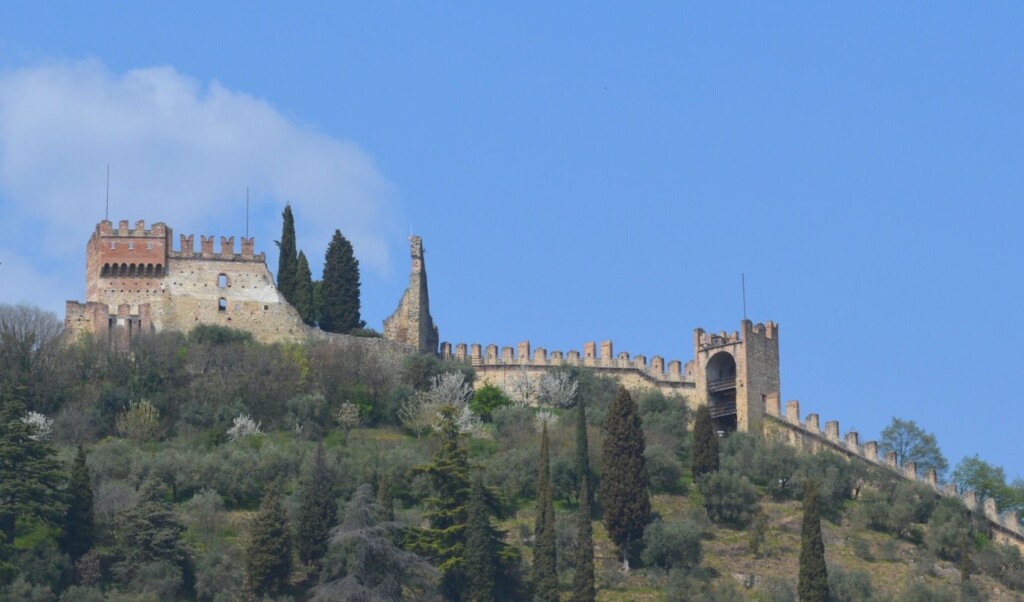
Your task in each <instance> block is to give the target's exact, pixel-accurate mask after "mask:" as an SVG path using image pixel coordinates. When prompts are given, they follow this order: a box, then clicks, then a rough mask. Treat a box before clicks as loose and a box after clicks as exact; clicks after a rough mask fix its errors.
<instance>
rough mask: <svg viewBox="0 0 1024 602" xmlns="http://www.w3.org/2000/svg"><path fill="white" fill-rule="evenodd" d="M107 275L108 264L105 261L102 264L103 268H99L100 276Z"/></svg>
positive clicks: (108, 271)
mask: <svg viewBox="0 0 1024 602" xmlns="http://www.w3.org/2000/svg"><path fill="white" fill-rule="evenodd" d="M109 275H110V264H109V263H105V264H103V269H102V270H100V276H101V277H103V276H109Z"/></svg>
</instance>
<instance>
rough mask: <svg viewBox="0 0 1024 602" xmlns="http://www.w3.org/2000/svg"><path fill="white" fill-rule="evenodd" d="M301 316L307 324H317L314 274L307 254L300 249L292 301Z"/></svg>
mask: <svg viewBox="0 0 1024 602" xmlns="http://www.w3.org/2000/svg"><path fill="white" fill-rule="evenodd" d="M292 305H294V306H295V310H296V311H298V312H299V317H301V318H302V321H303V322H305V323H306V324H308V325H310V326H313V325H314V324H316V306H315V305H314V303H313V274H312V273H311V272H310V271H309V261H307V260H306V254H305V253H304V252H302V251H299V259H298V262H297V263H296V267H295V301H294V302H293V303H292Z"/></svg>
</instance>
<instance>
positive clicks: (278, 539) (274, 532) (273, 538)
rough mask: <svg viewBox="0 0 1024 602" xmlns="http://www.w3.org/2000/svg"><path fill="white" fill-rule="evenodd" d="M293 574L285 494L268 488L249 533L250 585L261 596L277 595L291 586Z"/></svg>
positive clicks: (247, 557)
mask: <svg viewBox="0 0 1024 602" xmlns="http://www.w3.org/2000/svg"><path fill="white" fill-rule="evenodd" d="M291 572H292V547H291V541H290V537H289V533H288V516H287V514H286V513H285V510H284V504H283V503H282V502H281V494H280V493H279V492H278V491H277V490H276V489H273V488H268V489H267V492H266V493H264V495H263V502H262V503H261V504H260V511H259V513H257V514H256V517H255V518H254V519H253V522H252V526H251V527H250V530H249V545H248V547H246V549H245V576H246V582H247V585H248V587H249V589H250V590H251V592H252V593H254V594H256V595H258V596H267V595H277V594H279V593H281V591H282V590H283V589H284V587H285V584H287V583H288V578H289V576H291Z"/></svg>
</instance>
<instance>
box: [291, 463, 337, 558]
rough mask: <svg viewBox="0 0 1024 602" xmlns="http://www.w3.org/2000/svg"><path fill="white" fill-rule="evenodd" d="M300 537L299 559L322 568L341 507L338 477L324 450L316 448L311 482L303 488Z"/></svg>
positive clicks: (298, 529)
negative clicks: (336, 493)
mask: <svg viewBox="0 0 1024 602" xmlns="http://www.w3.org/2000/svg"><path fill="white" fill-rule="evenodd" d="M299 504H300V506H299V524H298V525H297V526H296V535H297V536H298V547H299V559H300V560H301V561H302V562H304V563H305V564H308V565H313V566H318V565H319V563H320V561H321V559H323V557H324V555H325V554H326V553H327V542H328V536H329V535H330V532H331V528H332V527H334V525H335V523H336V522H337V517H338V503H337V502H336V501H335V499H334V476H333V475H332V474H331V471H330V470H329V469H328V467H327V460H326V459H325V458H324V446H323V444H320V445H318V446H317V447H316V453H315V454H314V455H313V463H312V466H311V469H310V474H309V480H308V481H306V482H305V483H304V484H303V487H302V492H301V493H300V501H299Z"/></svg>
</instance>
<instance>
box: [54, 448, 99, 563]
mask: <svg viewBox="0 0 1024 602" xmlns="http://www.w3.org/2000/svg"><path fill="white" fill-rule="evenodd" d="M67 499H68V509H67V512H65V513H64V536H63V539H62V543H63V549H64V551H65V552H66V553H67V554H68V556H70V557H71V559H72V560H78V559H79V558H80V557H81V556H82V554H85V553H86V552H88V551H89V549H90V548H92V543H93V539H94V537H95V522H94V519H93V504H92V485H91V484H90V479H89V468H88V467H87V466H86V465H85V449H83V448H82V446H81V445H79V446H78V454H77V455H75V463H74V464H72V466H71V475H70V478H69V479H68V489H67Z"/></svg>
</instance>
